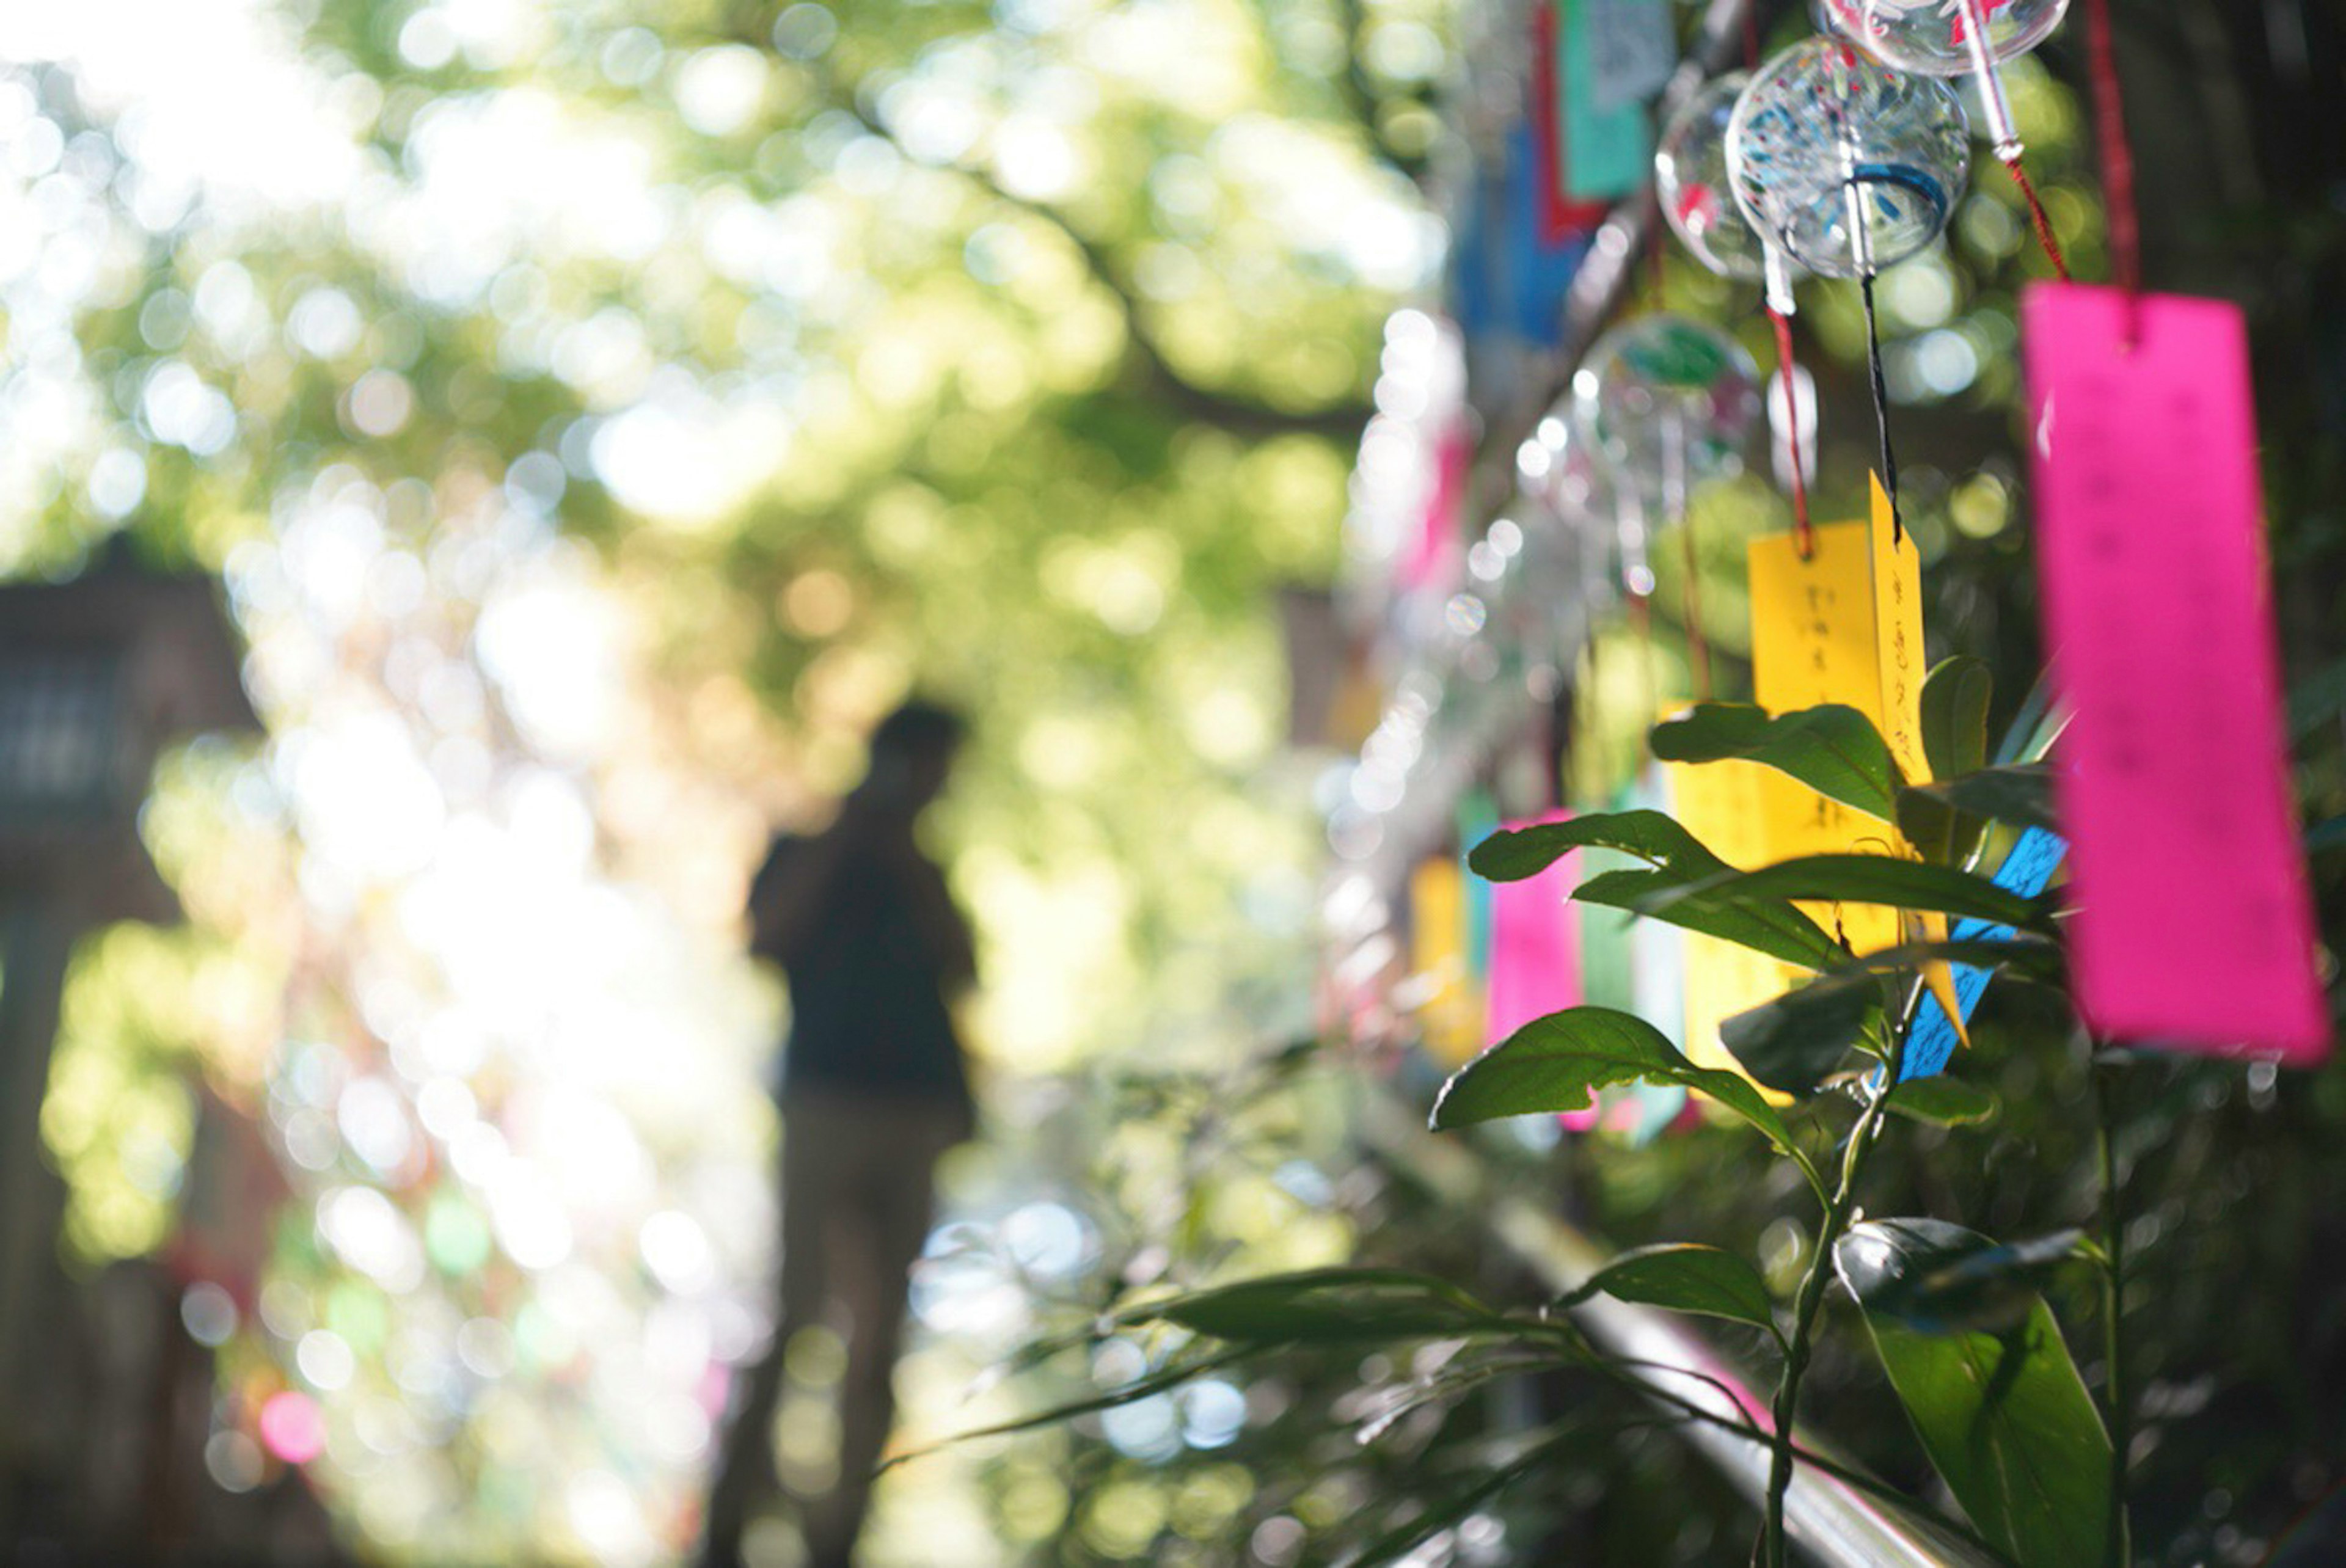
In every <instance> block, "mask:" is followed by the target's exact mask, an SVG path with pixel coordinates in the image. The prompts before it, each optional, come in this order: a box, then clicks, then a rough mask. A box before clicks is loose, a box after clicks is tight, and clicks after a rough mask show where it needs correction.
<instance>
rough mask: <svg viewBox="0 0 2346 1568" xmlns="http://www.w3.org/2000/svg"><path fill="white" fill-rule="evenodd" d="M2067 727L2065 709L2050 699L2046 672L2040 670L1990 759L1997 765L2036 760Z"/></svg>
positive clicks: (2050, 686)
mask: <svg viewBox="0 0 2346 1568" xmlns="http://www.w3.org/2000/svg"><path fill="white" fill-rule="evenodd" d="M2066 728H2069V714H2068V710H2067V709H2066V708H2062V707H2061V706H2060V705H2059V704H2057V703H2055V701H2054V700H2053V683H2052V681H2051V679H2050V678H2049V672H2046V673H2044V674H2039V675H2038V676H2037V677H2036V678H2035V680H2034V681H2032V682H2031V683H2030V684H2029V687H2028V695H2027V696H2026V697H2023V698H2022V699H2021V703H2020V712H2019V713H2018V714H2017V715H2015V717H2014V718H2013V721H2012V728H2009V729H2007V730H2005V731H2004V739H2003V740H2002V741H2001V742H1999V743H1998V744H1997V746H1996V748H1995V756H1994V759H1993V760H1994V763H1995V765H1996V766H1997V767H1998V768H2008V767H2012V766H2014V765H2015V764H2018V763H2023V762H2035V761H2039V760H2041V759H2043V758H2044V756H2045V753H2046V752H2048V751H2050V750H2052V749H2053V743H2054V742H2055V741H2056V740H2058V739H2060V738H2061V732H2062V731H2063V730H2065V729H2066Z"/></svg>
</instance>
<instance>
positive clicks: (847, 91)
mask: <svg viewBox="0 0 2346 1568" xmlns="http://www.w3.org/2000/svg"><path fill="white" fill-rule="evenodd" d="M815 80H816V81H817V83H818V84H819V85H820V87H821V90H822V93H823V97H825V99H826V100H828V101H829V102H830V104H831V106H832V107H836V108H838V109H841V111H843V112H845V113H846V114H848V115H850V116H852V117H853V118H854V120H855V121H856V123H857V124H859V125H861V126H862V127H863V128H864V129H865V130H866V131H869V132H870V133H871V134H872V135H873V136H875V137H879V138H881V139H882V141H885V142H886V143H888V145H889V146H891V147H892V148H895V149H896V150H897V151H898V152H899V153H901V154H903V157H904V158H905V160H906V161H907V162H910V163H914V164H918V165H921V166H922V167H923V168H937V169H942V170H943V171H945V172H947V173H949V174H954V175H958V176H959V177H961V178H963V179H965V180H967V181H969V182H970V183H971V184H972V185H974V186H975V187H977V188H978V189H980V190H982V191H984V193H985V195H986V196H987V197H988V198H989V199H993V200H994V201H998V202H1000V203H1002V204H1003V205H1005V206H1006V207H1014V208H1016V209H1018V210H1019V211H1021V212H1024V213H1025V214H1026V215H1027V216H1029V217H1031V218H1034V219H1038V220H1039V221H1041V222H1043V223H1046V224H1048V225H1049V226H1050V227H1052V228H1053V229H1057V230H1058V231H1059V234H1060V235H1061V237H1062V238H1064V239H1066V241H1067V243H1068V244H1070V245H1072V246H1073V247H1075V249H1076V254H1077V255H1078V256H1080V257H1081V258H1082V259H1083V263H1084V268H1085V270H1086V271H1088V272H1089V273H1090V274H1091V276H1092V279H1093V280H1094V281H1095V282H1096V283H1098V284H1099V286H1100V287H1101V288H1103V289H1105V290H1107V292H1108V294H1109V295H1110V296H1111V297H1112V298H1114V300H1116V303H1117V311H1118V313H1119V314H1120V315H1121V316H1122V317H1123V319H1124V329H1125V332H1124V335H1125V342H1126V345H1127V354H1128V366H1129V369H1130V370H1131V371H1132V372H1134V373H1135V376H1136V379H1137V382H1138V383H1139V390H1141V391H1143V392H1146V393H1148V395H1149V396H1150V397H1152V398H1153V399H1155V400H1156V401H1158V402H1161V403H1163V404H1165V405H1167V406H1168V407H1169V408H1170V409H1171V410H1172V411H1173V412H1175V413H1177V414H1178V415H1180V416H1181V417H1182V418H1184V419H1188V420H1194V421H1196V422H1197V423H1200V424H1211V425H1216V426H1219V428H1221V429H1223V430H1227V431H1229V432H1231V433H1233V434H1238V435H1247V436H1255V437H1265V436H1274V435H1293V434H1304V435H1321V436H1325V437H1327V438H1329V439H1330V440H1331V441H1340V442H1346V443H1352V442H1358V441H1359V440H1360V436H1361V430H1362V426H1363V425H1365V424H1366V423H1368V420H1369V415H1370V414H1371V413H1372V412H1374V411H1373V410H1372V407H1371V405H1370V404H1369V403H1368V402H1366V401H1365V400H1362V399H1358V398H1354V399H1352V400H1349V401H1347V402H1341V403H1333V404H1329V405H1326V406H1323V407H1320V408H1307V409H1289V408H1282V407H1280V406H1278V405H1277V404H1274V403H1270V402H1263V401H1261V400H1260V399H1258V398H1252V397H1249V396H1246V395H1245V394H1243V393H1239V392H1231V391H1229V390H1228V389H1226V388H1222V387H1214V386H1209V385H1207V384H1206V383H1205V382H1200V381H1199V380H1197V379H1196V378H1195V377H1193V376H1191V375H1189V374H1188V373H1187V372H1184V371H1182V370H1180V369H1178V367H1176V366H1175V365H1174V364H1173V362H1172V361H1170V360H1169V359H1168V358H1167V357H1166V354H1165V351H1164V349H1163V347H1162V346H1161V345H1160V344H1159V343H1158V341H1157V339H1156V335H1155V334H1154V333H1153V332H1152V331H1150V330H1149V327H1148V311H1147V307H1146V305H1145V303H1144V302H1143V301H1142V300H1141V298H1140V296H1139V294H1138V293H1137V291H1136V290H1134V288H1133V286H1132V284H1131V283H1130V282H1129V281H1127V280H1126V278H1125V277H1124V274H1123V271H1122V270H1121V269H1120V268H1119V267H1118V266H1117V263H1116V259H1115V258H1114V257H1113V256H1112V255H1110V254H1109V252H1108V248H1107V246H1106V245H1105V244H1103V243H1102V242H1101V241H1100V240H1099V239H1097V238H1096V237H1095V236H1093V235H1091V234H1089V233H1086V231H1085V229H1083V227H1082V226H1081V225H1080V224H1078V223H1076V221H1075V219H1072V218H1070V217H1068V216H1067V214H1066V213H1065V212H1062V211H1061V210H1060V209H1057V208H1056V207H1054V206H1053V205H1051V204H1050V203H1049V202H1047V201H1040V200H1036V199H1033V198H1030V197H1025V196H1021V195H1019V194H1018V193H1017V192H1015V191H1014V190H1012V189H1010V188H1008V187H1007V186H1005V185H1004V184H1003V183H1002V180H1001V179H1000V178H999V177H998V176H996V175H995V174H994V171H993V170H992V169H990V168H986V167H985V166H984V164H981V163H978V162H976V161H974V160H973V159H970V158H954V159H952V160H950V161H945V162H938V161H936V160H933V159H930V158H922V157H920V156H918V155H916V154H915V153H913V150H912V149H911V148H907V147H906V146H905V145H904V143H903V139H902V138H901V137H898V136H897V134H896V132H895V131H894V130H893V129H892V128H891V127H889V125H888V124H887V122H886V121H885V120H883V119H882V118H881V117H880V116H879V115H877V114H875V113H873V112H872V109H871V108H870V107H868V106H866V105H865V103H864V102H863V95H862V91H861V90H860V88H859V87H858V86H857V85H856V84H853V83H850V82H846V81H842V80H841V79H840V78H839V77H838V76H833V75H831V73H829V72H822V71H818V72H816V73H815Z"/></svg>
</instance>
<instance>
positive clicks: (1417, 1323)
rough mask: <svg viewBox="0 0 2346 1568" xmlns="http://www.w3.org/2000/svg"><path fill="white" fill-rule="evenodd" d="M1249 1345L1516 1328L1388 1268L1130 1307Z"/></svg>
mask: <svg viewBox="0 0 2346 1568" xmlns="http://www.w3.org/2000/svg"><path fill="white" fill-rule="evenodd" d="M1125 1320H1126V1321H1127V1322H1147V1321H1161V1322H1167V1323H1173V1324H1177V1325H1178V1326H1179V1327H1181V1328H1184V1329H1189V1330H1191V1331H1192V1332H1194V1333H1199V1334H1210V1335H1212V1336H1213V1337H1214V1338H1216V1339H1229V1340H1233V1341H1237V1342H1240V1343H1248V1344H1306V1343H1309V1344H1325V1343H1329V1342H1331V1341H1340V1340H1352V1339H1435V1338H1447V1337H1450V1336H1454V1335H1462V1334H1474V1333H1481V1332H1487V1331H1489V1330H1491V1329H1510V1328H1515V1327H1518V1326H1519V1325H1515V1324H1514V1323H1512V1322H1511V1321H1510V1320H1509V1319H1507V1318H1505V1317H1504V1316H1503V1315H1501V1314H1500V1313H1497V1312H1494V1311H1493V1310H1492V1309H1491V1308H1488V1307H1485V1306H1484V1305H1483V1304H1482V1303H1481V1302H1480V1301H1477V1300H1475V1299H1474V1297H1472V1296H1470V1295H1468V1294H1467V1293H1466V1292H1465V1291H1464V1290H1461V1289H1459V1288H1458V1287H1456V1286H1455V1285H1453V1284H1451V1283H1450V1282H1449V1281H1448V1280H1446V1279H1441V1278H1435V1277H1434V1276H1433V1275H1429V1274H1414V1273H1411V1272H1409V1271H1407V1270H1404V1269H1393V1268H1313V1269H1307V1270H1304V1271H1303V1272H1301V1273H1297V1274H1277V1275H1271V1276H1269V1277H1267V1278H1261V1279H1247V1280H1241V1281H1239V1283H1237V1284H1235V1285H1224V1286H1219V1287H1217V1288H1213V1289H1210V1290H1200V1291H1197V1292H1194V1293H1193V1294H1190V1295H1187V1296H1176V1297H1172V1298H1168V1299H1166V1300H1162V1301H1154V1302H1150V1303H1148V1304H1147V1305H1145V1306H1142V1307H1137V1308H1132V1309H1131V1310H1130V1311H1129V1312H1128V1313H1127V1314H1126V1315H1125Z"/></svg>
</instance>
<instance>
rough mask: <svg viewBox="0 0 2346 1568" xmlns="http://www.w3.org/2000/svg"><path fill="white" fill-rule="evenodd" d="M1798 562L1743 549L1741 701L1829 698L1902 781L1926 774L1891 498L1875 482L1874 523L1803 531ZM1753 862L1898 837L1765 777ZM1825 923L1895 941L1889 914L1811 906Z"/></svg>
mask: <svg viewBox="0 0 2346 1568" xmlns="http://www.w3.org/2000/svg"><path fill="white" fill-rule="evenodd" d="M1813 533H1814V537H1815V548H1814V550H1813V551H1812V553H1811V555H1810V556H1809V558H1808V559H1806V560H1802V559H1801V558H1800V548H1799V545H1798V542H1797V541H1796V539H1795V538H1794V536H1793V535H1789V534H1785V535H1775V536H1772V537H1769V538H1765V539H1755V540H1753V541H1752V542H1751V545H1750V550H1749V555H1750V568H1751V666H1752V688H1753V689H1752V695H1753V697H1755V699H1756V700H1757V701H1758V702H1759V704H1760V707H1762V708H1766V709H1768V711H1769V712H1770V713H1790V712H1793V711H1795V710H1797V709H1800V708H1814V707H1816V706H1817V705H1818V704H1820V703H1826V702H1837V703H1841V704H1843V705H1844V706H1846V707H1850V708H1856V709H1857V710H1858V711H1859V712H1860V713H1862V714H1864V715H1865V716H1866V717H1867V718H1870V719H1872V721H1873V723H1874V727H1875V728H1878V729H1880V730H1881V731H1882V737H1883V738H1884V739H1886V740H1887V741H1888V742H1889V743H1890V750H1891V755H1892V757H1894V758H1896V759H1897V761H1898V766H1899V768H1900V769H1901V770H1902V771H1903V772H1904V773H1905V775H1906V777H1907V778H1908V779H1913V780H1920V779H1925V778H1928V777H1929V773H1928V768H1927V764H1926V763H1925V762H1924V760H1923V746H1922V714H1921V703H1922V687H1923V681H1922V676H1921V674H1920V667H1921V661H1922V657H1923V609H1922V606H1923V587H1922V562H1921V558H1920V556H1919V555H1917V554H1916V553H1915V549H1914V541H1913V538H1911V537H1908V538H1904V539H1900V540H1897V541H1895V542H1893V541H1892V538H1891V534H1892V527H1891V517H1890V500H1889V497H1888V496H1887V495H1885V494H1883V493H1882V485H1881V484H1880V482H1879V481H1876V482H1875V484H1874V485H1873V516H1872V520H1871V521H1870V522H1865V523H1829V524H1823V525H1822V526H1821V527H1818V528H1817V529H1815V530H1814V531H1813ZM1761 802H1762V807H1763V812H1764V816H1765V819H1766V834H1767V840H1766V843H1765V844H1764V846H1763V852H1762V854H1761V856H1760V859H1761V860H1784V859H1787V858H1789V857H1790V856H1793V855H1820V854H1835V853H1845V852H1849V851H1858V852H1862V853H1869V854H1899V853H1902V852H1903V847H1902V844H1901V842H1900V840H1899V839H1898V835H1897V831H1896V830H1895V829H1893V828H1892V826H1891V825H1890V824H1888V823H1886V822H1882V821H1878V820H1875V819H1873V818H1872V817H1869V816H1867V815H1865V814H1864V813H1863V812H1862V811H1856V810H1852V809H1850V808H1849V807H1846V806H1843V805H1841V803H1840V802H1838V801H1835V800H1829V799H1825V798H1824V797H1823V796H1821V795H1820V794H1818V793H1817V792H1816V791H1815V790H1813V789H1810V788H1808V787H1807V786H1806V785H1804V784H1800V783H1798V782H1796V781H1795V780H1793V779H1789V778H1786V777H1785V776H1784V775H1782V774H1780V773H1776V772H1773V771H1772V770H1771V771H1770V772H1769V773H1768V774H1767V775H1766V779H1765V783H1764V784H1763V786H1762V794H1761ZM1810 912H1811V913H1812V914H1814V915H1815V916H1816V917H1817V919H1818V921H1820V922H1821V923H1822V924H1824V925H1825V926H1826V927H1827V928H1828V929H1831V927H1832V925H1833V923H1834V921H1836V919H1837V920H1838V921H1839V922H1840V926H1841V931H1842V932H1843V933H1844V934H1845V935H1846V936H1847V937H1848V939H1849V941H1850V943H1851V946H1853V947H1854V948H1856V949H1857V951H1858V952H1871V951H1872V950H1874V949H1877V948H1883V947H1889V946H1892V945H1894V944H1895V943H1896V942H1898V941H1899V930H1898V919H1897V915H1896V913H1895V911H1891V910H1887V909H1883V908H1881V907H1879V906H1877V905H1869V904H1847V905H1841V906H1838V907H1837V908H1836V907H1825V908H1820V909H1811V911H1810Z"/></svg>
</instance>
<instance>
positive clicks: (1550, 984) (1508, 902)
mask: <svg viewBox="0 0 2346 1568" xmlns="http://www.w3.org/2000/svg"><path fill="white" fill-rule="evenodd" d="M1569 814H1570V813H1568V812H1557V813H1556V814H1555V815H1553V816H1549V817H1544V818H1541V819H1539V820H1541V821H1549V822H1555V821H1562V820H1564V819H1565V818H1566V816H1568V815H1569ZM1507 826H1508V827H1510V828H1524V827H1529V826H1531V824H1530V823H1528V822H1510V823H1508V824H1507ZM1579 867H1580V854H1579V851H1577V850H1575V851H1574V852H1573V853H1571V854H1569V855H1566V857H1565V858H1564V859H1563V860H1558V861H1557V862H1556V864H1555V865H1552V866H1550V867H1549V868H1548V869H1547V870H1546V871H1542V872H1541V873H1540V874H1539V875H1537V876H1535V877H1530V878H1527V879H1525V881H1520V882H1499V883H1495V884H1494V886H1493V889H1492V899H1491V982H1490V985H1491V989H1490V1003H1489V1010H1488V1012H1487V1013H1485V1015H1484V1017H1485V1023H1484V1033H1485V1035H1486V1036H1487V1038H1488V1039H1489V1040H1490V1042H1491V1044H1494V1045H1495V1044H1498V1043H1499V1042H1500V1041H1502V1040H1505V1038H1506V1037H1507V1036H1508V1035H1510V1034H1513V1033H1515V1031H1516V1030H1518V1029H1520V1028H1522V1027H1523V1026H1524V1025H1525V1024H1526V1023H1530V1022H1531V1021H1532V1020H1533V1019H1535V1018H1545V1017H1546V1016H1547V1015H1548V1014H1549V1013H1561V1012H1563V1011H1564V1010H1565V1009H1566V1008H1567V1007H1577V1006H1579V1005H1580V921H1579V920H1578V918H1577V916H1576V912H1575V911H1574V910H1573V907H1572V905H1571V903H1570V902H1569V900H1570V898H1571V896H1572V890H1573V889H1574V888H1575V887H1576V886H1578V885H1579V884H1578V881H1577V873H1578V871H1579Z"/></svg>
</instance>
